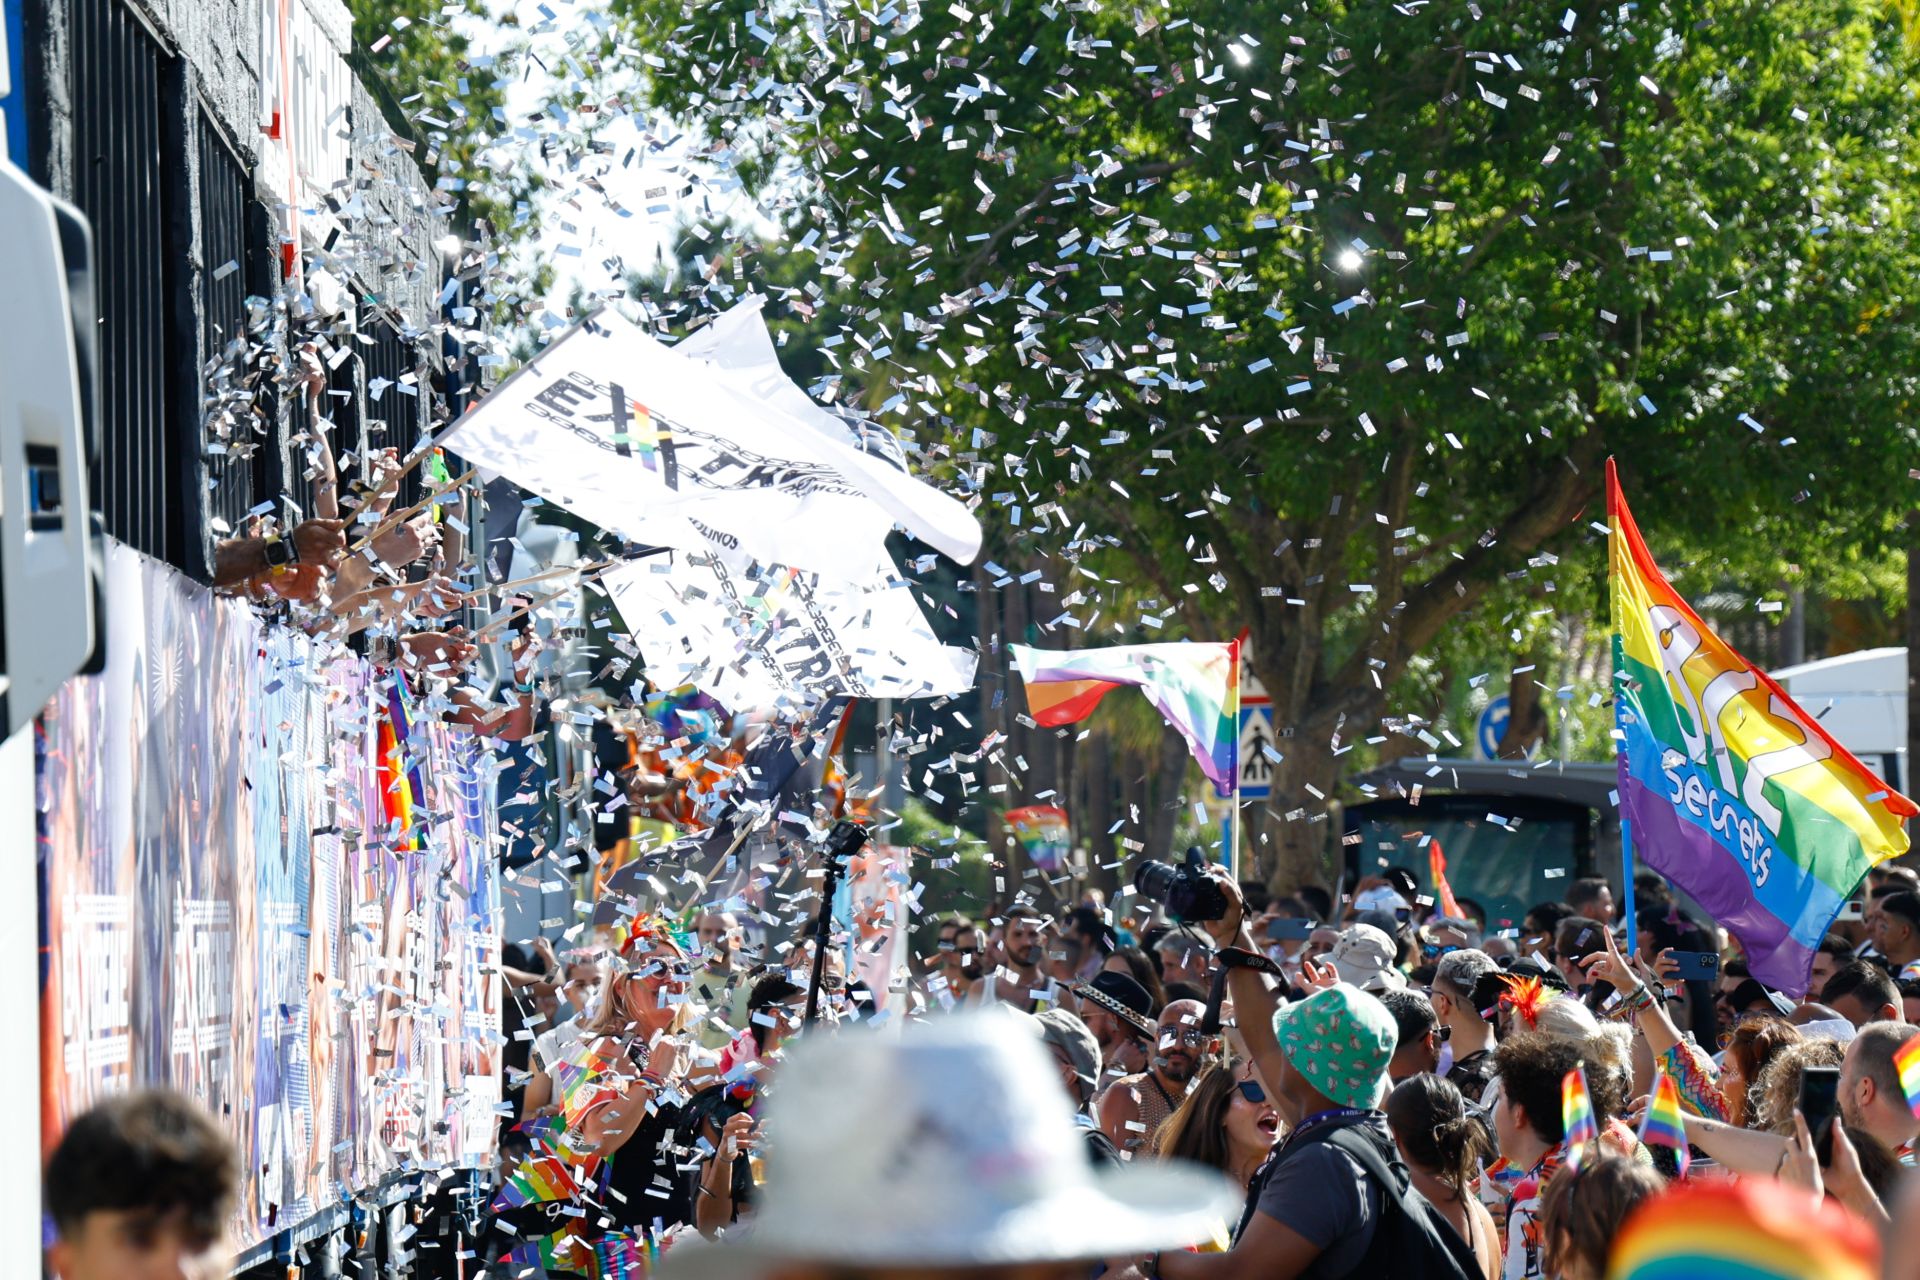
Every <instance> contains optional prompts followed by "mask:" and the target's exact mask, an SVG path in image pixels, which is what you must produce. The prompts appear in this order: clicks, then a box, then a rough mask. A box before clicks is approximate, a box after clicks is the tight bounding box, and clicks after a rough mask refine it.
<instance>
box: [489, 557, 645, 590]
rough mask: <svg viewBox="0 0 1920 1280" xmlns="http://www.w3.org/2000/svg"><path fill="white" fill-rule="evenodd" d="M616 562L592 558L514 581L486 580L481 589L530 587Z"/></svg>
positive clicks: (594, 570)
mask: <svg viewBox="0 0 1920 1280" xmlns="http://www.w3.org/2000/svg"><path fill="white" fill-rule="evenodd" d="M615 563H616V562H615V561H612V560H600V561H591V560H590V561H587V562H586V563H584V564H563V565H561V566H560V567H559V568H557V569H548V570H547V571H546V572H545V573H536V574H533V575H532V576H530V577H526V578H515V579H514V580H513V581H512V582H484V583H482V584H480V587H479V589H480V590H482V591H494V592H506V591H512V590H513V589H514V588H516V587H530V586H532V585H533V584H534V583H536V582H545V581H546V580H547V579H548V578H558V577H560V576H562V575H564V574H569V573H599V572H600V571H601V570H603V569H608V568H611V567H612V566H613V565H614V564H615Z"/></svg>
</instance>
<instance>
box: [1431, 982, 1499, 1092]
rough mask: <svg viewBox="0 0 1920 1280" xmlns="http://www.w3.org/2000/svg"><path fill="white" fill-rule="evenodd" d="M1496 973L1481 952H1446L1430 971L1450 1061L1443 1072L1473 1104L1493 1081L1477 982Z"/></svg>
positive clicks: (1491, 1040) (1490, 1043) (1490, 1035)
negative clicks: (1445, 1032)
mask: <svg viewBox="0 0 1920 1280" xmlns="http://www.w3.org/2000/svg"><path fill="white" fill-rule="evenodd" d="M1499 972H1500V966H1499V965H1497V964H1495V963H1494V962H1493V957H1492V956H1489V955H1488V954H1487V953H1486V952H1484V951H1474V950H1465V951H1450V952H1448V953H1447V954H1446V955H1444V956H1441V957H1440V963H1439V964H1438V965H1437V966H1435V968H1434V971H1433V1011H1434V1013H1435V1014H1436V1015H1437V1016H1438V1017H1439V1019H1440V1023H1441V1025H1442V1026H1444V1027H1446V1028H1447V1047H1448V1048H1449V1049H1450V1050H1452V1052H1451V1054H1450V1055H1449V1056H1450V1058H1451V1063H1450V1065H1449V1066H1448V1067H1447V1070H1446V1072H1445V1075H1446V1077H1447V1079H1448V1080H1450V1081H1452V1082H1453V1084H1454V1086H1455V1087H1456V1088H1458V1089H1459V1090H1460V1093H1461V1095H1462V1096H1463V1097H1465V1098H1466V1100H1467V1101H1468V1102H1469V1103H1470V1104H1472V1105H1473V1106H1476V1107H1477V1106H1479V1105H1480V1102H1481V1100H1482V1099H1484V1098H1485V1097H1486V1096H1487V1086H1488V1085H1489V1084H1491V1083H1493V1051H1494V1049H1495V1048H1496V1047H1497V1044H1498V1042H1497V1040H1496V1039H1495V1037H1494V1031H1493V1024H1492V1023H1491V1022H1489V1021H1487V1019H1486V1018H1484V1017H1482V1016H1481V1013H1480V1010H1481V1009H1482V1008H1483V1007H1484V1006H1482V1005H1481V1004H1480V1003H1479V996H1478V994H1477V993H1478V992H1479V990H1480V984H1481V983H1482V982H1484V981H1487V980H1488V979H1489V978H1491V977H1492V976H1493V975H1495V974H1498V973H1499Z"/></svg>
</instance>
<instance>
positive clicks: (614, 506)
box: [440, 310, 980, 581]
mask: <svg viewBox="0 0 1920 1280" xmlns="http://www.w3.org/2000/svg"><path fill="white" fill-rule="evenodd" d="M751 318H752V320H753V322H754V323H758V318H757V315H756V316H753V317H751ZM763 332H764V329H763ZM722 336H724V334H723V335H722ZM767 346H768V349H769V351H770V350H771V344H770V343H768V344H767ZM774 364H775V369H776V370H777V368H778V362H777V361H775V362H774ZM780 377H781V381H785V377H784V375H780ZM771 385H772V384H771V383H770V381H769V380H768V379H767V378H766V377H765V371H764V370H758V371H757V372H756V373H755V374H754V375H753V376H752V377H747V376H741V375H739V374H737V373H733V372H729V371H727V369H725V368H724V367H719V366H717V365H716V363H714V362H710V361H708V360H706V359H703V358H700V357H698V356H686V355H682V354H680V353H679V352H678V351H675V350H671V349H669V348H667V347H664V346H662V345H661V344H660V343H658V342H656V341H654V339H653V338H652V337H651V336H650V335H648V334H647V333H645V332H644V331H642V330H641V329H640V328H638V327H637V326H635V325H633V324H631V323H629V322H628V321H627V320H626V319H624V318H623V317H621V316H620V315H618V314H617V313H615V312H613V311H611V310H608V311H602V312H600V313H599V314H598V315H596V316H595V317H593V319H592V320H590V321H588V322H586V323H584V324H582V325H581V326H580V327H579V328H576V329H574V330H572V331H570V332H569V333H567V334H565V335H563V336H562V337H560V338H559V339H557V340H556V341H555V342H554V343H553V344H552V345H551V346H549V347H548V348H547V349H546V350H545V351H543V352H541V353H540V355H539V356H537V357H536V358H535V359H534V360H533V362H532V363H530V364H528V365H527V366H526V367H525V368H523V369H521V370H519V371H518V372H517V373H515V374H514V375H513V376H512V377H510V378H508V379H507V380H506V381H505V382H503V383H501V384H500V386H499V387H497V388H495V390H494V391H493V393H492V394H491V395H489V396H488V397H487V398H486V399H485V400H484V401H482V402H481V403H480V404H479V405H477V406H475V407H474V408H473V409H472V410H471V411H469V412H468V413H467V414H466V416H465V417H463V418H461V419H460V421H459V422H457V423H455V424H454V425H453V427H451V428H450V429H449V430H448V431H447V432H446V434H445V435H444V436H442V437H441V439H440V443H441V444H442V445H444V446H445V447H446V448H447V449H449V450H451V451H452V452H454V453H456V454H458V455H460V456H461V457H462V458H464V459H466V460H467V461H469V462H471V463H474V464H475V465H477V466H479V467H480V468H481V469H482V470H484V471H490V472H497V473H498V474H501V475H504V476H506V477H508V478H509V479H511V480H513V481H514V482H515V483H517V484H519V485H522V486H523V487H525V488H527V489H530V490H532V491H533V492H535V493H537V494H539V495H540V496H541V497H543V498H545V499H547V500H548V501H550V502H554V503H557V504H558V505H560V506H563V507H565V508H567V509H568V510H570V511H573V512H576V513H577V514H579V515H581V516H584V517H586V518H587V519H589V520H592V521H593V522H594V523H596V524H599V525H601V526H603V527H604V528H607V529H611V530H613V531H614V532H615V533H619V534H621V535H623V536H625V537H628V538H631V539H634V540H635V541H638V542H644V543H649V544H652V545H656V546H666V547H677V548H682V549H685V550H690V551H719V552H721V553H723V554H725V555H726V556H727V557H728V558H729V559H730V560H732V561H733V562H734V563H735V564H736V565H744V564H745V563H746V562H747V561H748V560H759V561H761V562H763V563H767V564H788V565H796V566H799V567H801V568H805V569H811V570H815V571H818V572H822V573H827V574H831V575H832V576H834V577H835V578H838V579H842V580H850V581H860V580H863V579H864V578H865V577H866V576H868V575H870V574H871V572H872V569H873V565H874V564H875V563H876V562H878V561H879V560H880V559H881V558H882V557H883V555H884V552H883V550H882V544H883V543H884V542H885V539H886V536H887V533H888V532H889V531H890V530H891V529H892V527H893V526H894V524H896V523H898V524H899V525H900V526H901V527H902V528H904V529H905V530H906V531H907V532H908V533H910V534H912V535H913V536H914V537H916V538H919V539H920V540H922V541H923V542H926V543H927V544H929V545H930V546H932V547H934V548H936V549H937V550H939V551H942V552H944V553H946V554H947V555H949V556H951V557H953V558H954V559H955V560H957V561H959V562H960V563H962V564H966V563H969V562H971V561H972V559H973V558H974V556H975V555H977V554H978V553H979V550H980V524H979V522H978V521H977V520H975V519H974V518H973V513H972V512H971V511H969V510H968V509H967V507H966V506H965V504H963V503H961V502H960V501H959V500H957V499H955V498H953V497H951V496H950V495H948V494H945V493H942V492H941V491H940V490H938V489H935V488H934V487H932V486H931V485H928V484H924V483H922V482H921V481H919V480H916V479H914V478H913V477H912V476H911V475H908V474H907V473H906V472H905V471H904V469H903V468H902V466H901V462H900V460H899V459H898V456H897V455H898V446H897V444H894V442H893V441H892V439H891V437H888V438H887V440H886V442H885V443H886V444H890V445H893V450H892V453H893V455H894V456H892V457H889V456H887V450H885V449H884V448H882V449H876V450H871V451H869V450H865V449H862V448H859V447H856V446H855V444H854V443H853V436H852V435H851V434H849V430H848V429H847V428H844V427H841V428H839V429H837V430H836V429H834V426H832V425H829V424H836V425H837V424H838V421H839V420H838V419H836V418H834V417H833V415H831V414H828V413H827V412H826V411H825V410H823V409H820V408H819V407H818V406H816V405H813V403H812V402H811V401H810V400H807V399H806V395H805V393H804V392H802V391H800V389H799V388H798V387H795V386H793V384H792V383H791V382H786V387H787V389H788V390H789V391H791V393H792V396H798V397H799V398H800V400H801V401H803V402H804V405H797V404H796V403H795V402H794V401H793V399H792V396H789V395H787V394H785V393H780V394H777V395H774V396H772V397H771V398H765V399H763V398H760V397H759V396H758V395H757V394H756V389H757V388H758V387H761V386H771ZM807 411H810V412H807ZM876 430H877V429H876ZM881 434H885V433H884V432H883V433H881Z"/></svg>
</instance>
